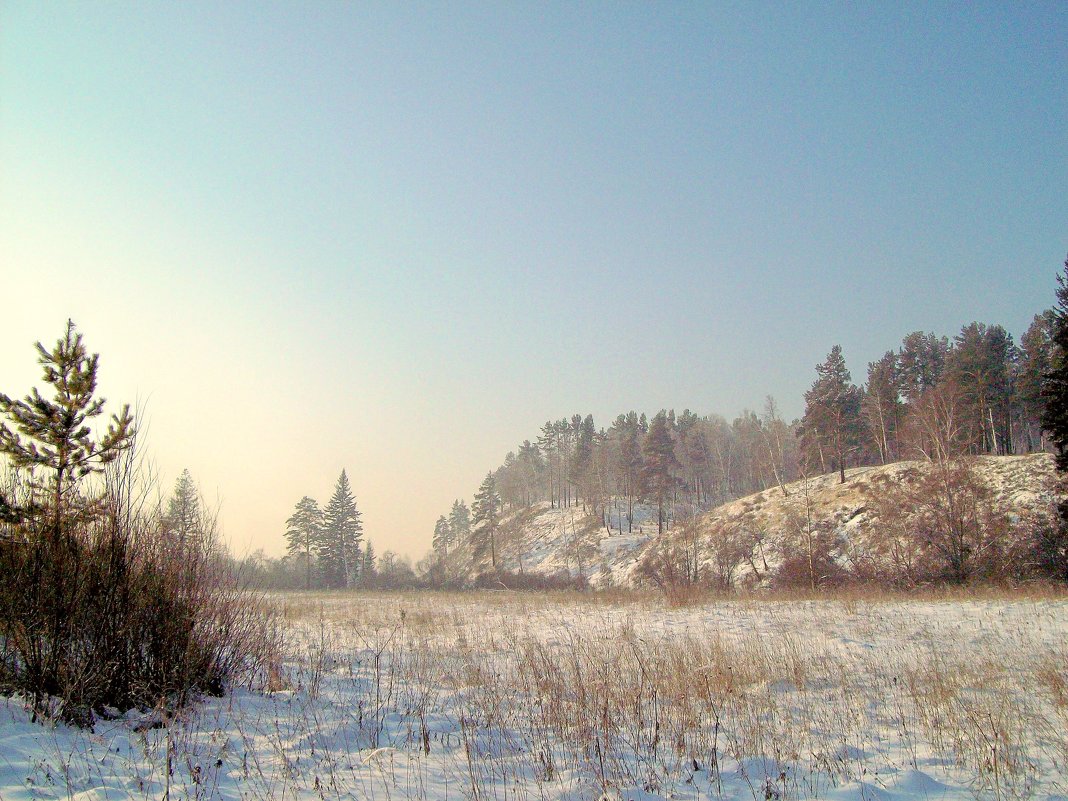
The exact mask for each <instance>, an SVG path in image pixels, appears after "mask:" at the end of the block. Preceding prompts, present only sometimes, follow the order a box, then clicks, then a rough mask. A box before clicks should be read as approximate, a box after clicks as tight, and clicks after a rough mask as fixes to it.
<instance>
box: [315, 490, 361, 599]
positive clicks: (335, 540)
mask: <svg viewBox="0 0 1068 801" xmlns="http://www.w3.org/2000/svg"><path fill="white" fill-rule="evenodd" d="M362 536H363V523H361V522H360V513H359V511H358V510H357V509H356V500H355V499H354V498H353V496H352V488H351V487H350V486H349V477H348V475H347V474H346V473H345V471H344V470H342V471H341V475H340V476H338V479H337V484H335V485H334V494H333V495H332V496H331V497H330V502H329V503H327V505H326V509H325V510H324V512H323V528H322V536H321V537H320V542H319V548H318V552H317V555H318V557H319V564H320V567H321V569H322V571H323V574H324V578H325V580H326V583H327V585H328V586H331V587H352V586H353V585H354V584H355V583H356V579H357V578H358V575H359V569H360V561H359V560H360V539H361V538H362Z"/></svg>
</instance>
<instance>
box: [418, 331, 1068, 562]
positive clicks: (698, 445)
mask: <svg viewBox="0 0 1068 801" xmlns="http://www.w3.org/2000/svg"><path fill="white" fill-rule="evenodd" d="M1057 319H1059V318H1058V317H1057V313H1056V311H1055V310H1047V311H1044V312H1042V313H1040V314H1037V315H1035V317H1034V319H1033V320H1032V322H1031V324H1030V326H1029V327H1028V329H1027V330H1026V331H1025V332H1024V334H1023V336H1022V337H1021V338H1020V341H1019V344H1017V343H1016V342H1015V341H1014V339H1013V337H1012V335H1011V334H1009V333H1008V331H1007V330H1006V329H1005V328H1004V327H1003V326H1001V325H996V324H995V325H987V324H983V323H978V322H973V323H969V324H968V325H966V326H964V327H963V328H962V329H961V330H960V332H959V333H958V334H957V335H956V336H954V337H953V338H952V339H951V338H949V337H946V336H939V335H937V334H934V333H929V332H924V331H915V332H913V333H910V334H908V335H907V336H905V337H904V339H903V340H902V341H901V343H900V345H898V347H897V348H895V349H890V350H887V351H886V352H885V354H884V355H883V356H882V357H881V358H879V359H878V360H876V361H874V362H871V363H869V364H868V365H867V371H866V378H867V380H866V382H864V383H861V384H859V385H858V384H856V383H854V381H853V378H852V373H851V372H850V370H849V368H848V366H847V363H846V360H845V356H844V353H843V350H842V348H841V347H840V346H839V345H835V346H833V347H832V348H831V350H830V352H829V353H828V355H827V358H826V359H825V360H824V361H823V362H821V363H820V364H819V365H817V366H816V378H815V380H814V382H813V384H812V386H811V387H810V389H809V390H808V391H807V392H806V393H805V395H804V400H805V407H804V414H803V416H802V418H801V419H800V420H793V421H786V420H784V419H783V418H782V417H781V415H780V412H779V406H778V404H777V402H776V401H775V399H774V398H772V397H771V396H768V397H767V398H766V399H765V402H764V405H763V409H762V410H761V411H760V412H759V413H758V412H755V411H750V410H745V411H743V412H742V413H741V414H740V415H739V416H738V417H736V418H734V419H733V420H731V421H728V420H727V419H726V418H724V417H722V416H720V415H716V414H710V415H704V416H698V415H697V414H695V413H693V412H691V411H690V410H689V409H686V410H684V411H683V412H682V413H676V412H675V410H673V409H663V410H661V411H659V412H657V413H656V414H655V415H653V416H652V418H651V419H650V418H649V417H648V416H647V415H646V414H645V413H638V412H635V411H630V412H627V413H624V414H620V415H618V416H617V417H616V418H615V419H614V420H613V421H612V423H611V424H610V425H609V426H608V427H607V428H604V427H599V426H598V425H597V424H596V423H595V421H594V419H593V417H592V415H585V416H583V415H581V414H575V415H572V416H571V417H570V418H562V419H560V420H555V421H553V420H550V421H547V422H546V423H545V424H544V425H543V426H542V427H541V430H540V431H539V432H538V434H537V435H536V436H535V437H534V438H533V439H528V440H524V441H523V442H522V444H520V445H519V447H518V448H517V449H516V450H515V451H513V452H510V453H508V455H507V456H506V457H505V461H504V463H503V464H502V465H501V466H499V467H498V468H497V469H496V470H494V471H492V472H491V473H490V474H489V475H488V476H487V478H486V479H485V480H484V481H483V483H482V486H481V487H480V488H479V494H478V496H477V497H476V518H478V517H479V514H478V511H477V510H478V509H479V508H483V509H487V506H486V503H487V500H486V499H487V493H488V492H489V493H492V494H493V495H495V497H496V498H497V501H496V504H497V506H496V508H494V503H493V502H492V501H491V502H490V503H489V507H488V509H489V510H492V511H484V512H483V513H482V519H481V521H479V520H476V522H475V523H474V524H471V523H470V522H469V520H468V517H467V508H466V506H464V505H463V501H460V500H457V501H455V502H454V504H453V508H452V511H451V512H450V514H449V515H447V516H446V515H442V516H441V517H440V518H439V519H438V521H437V524H436V525H435V529H434V540H433V543H434V545H433V547H434V553H435V554H436V555H437V556H438V557H439V558H440V557H442V556H444V555H447V553H448V552H449V551H450V550H452V549H454V548H455V547H457V546H458V545H460V544H462V543H464V542H466V541H468V540H470V541H471V544H472V547H473V548H475V549H477V550H478V551H479V552H480V553H482V552H485V553H488V554H490V557H491V560H492V561H494V562H495V556H496V555H495V545H494V536H493V535H494V533H495V532H496V530H497V528H498V527H499V525H500V516H501V515H502V514H504V513H506V512H510V511H515V510H518V509H522V508H528V507H530V506H533V505H534V504H538V503H547V504H549V505H550V506H551V507H553V508H569V507H578V508H581V509H582V510H583V512H585V513H587V514H592V515H594V516H596V517H599V518H600V520H601V524H602V526H603V527H604V528H605V529H606V531H607V532H608V533H610V534H611V533H614V534H623V533H631V532H634V531H635V526H636V519H637V517H636V514H635V505H636V504H646V505H649V506H651V507H652V508H653V509H654V510H655V521H656V529H657V531H658V532H661V533H662V532H663V531H664V530H665V528H667V527H669V526H670V525H671V524H672V523H673V521H674V520H675V518H676V517H678V516H679V515H683V516H685V517H687V518H688V517H689V516H690V515H692V514H694V513H696V512H698V511H703V510H707V509H711V508H713V507H715V506H718V505H720V504H722V503H724V502H726V501H729V500H731V499H734V498H737V497H742V496H744V495H748V494H751V493H754V492H759V491H762V490H766V489H769V488H772V487H778V488H780V490H781V491H782V492H783V493H785V492H786V491H787V490H786V485H787V484H789V483H790V482H792V481H795V480H797V479H799V478H801V477H803V476H805V475H809V476H811V475H816V474H823V473H829V472H832V471H833V472H838V473H839V477H840V480H842V481H844V480H845V471H846V470H847V469H848V468H850V467H858V466H865V465H877V464H886V463H889V462H894V461H900V460H905V459H942V460H945V459H950V458H954V457H957V456H963V455H983V454H1002V455H1008V454H1021V453H1030V452H1035V451H1040V450H1050V449H1051V447H1052V443H1051V440H1050V438H1049V435H1048V434H1047V433H1046V430H1048V428H1049V426H1048V425H1047V426H1046V429H1044V428H1043V419H1042V415H1043V408H1044V403H1043V395H1042V392H1043V377H1044V376H1045V375H1046V374H1047V373H1049V371H1050V370H1051V369H1052V367H1053V365H1054V356H1053V353H1054V350H1055V348H1054V341H1053V338H1054V335H1055V328H1056V325H1055V323H1056V321H1057ZM1066 419H1068V413H1066ZM1066 428H1068V427H1066ZM1065 459H1066V462H1068V457H1065ZM479 499H482V500H479ZM460 510H462V512H461V511H460Z"/></svg>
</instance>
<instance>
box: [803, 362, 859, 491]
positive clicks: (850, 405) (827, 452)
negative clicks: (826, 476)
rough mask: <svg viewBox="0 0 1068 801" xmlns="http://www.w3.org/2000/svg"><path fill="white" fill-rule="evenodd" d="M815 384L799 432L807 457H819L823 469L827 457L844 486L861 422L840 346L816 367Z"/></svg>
mask: <svg viewBox="0 0 1068 801" xmlns="http://www.w3.org/2000/svg"><path fill="white" fill-rule="evenodd" d="M816 375H817V378H816V382H815V383H814V384H813V385H812V388H811V389H810V390H809V391H808V392H806V393H805V416H804V418H802V420H801V432H802V437H803V442H804V443H805V445H806V446H807V447H806V450H807V451H808V453H807V454H806V455H807V456H808V458H810V459H811V458H812V457H813V454H818V455H819V458H820V464H821V466H822V467H823V468H824V470H825V469H826V461H827V457H828V456H829V457H830V458H831V459H833V460H834V461H835V462H836V463H837V467H838V475H839V480H840V481H841V483H843V484H844V483H845V463H846V459H847V458H848V457H849V455H850V454H851V453H852V452H853V450H854V449H855V448H856V447H857V444H858V433H859V423H860V393H859V392H858V391H857V388H856V387H855V386H854V385H853V384H852V383H851V381H852V379H851V377H850V375H849V370H848V369H847V368H846V363H845V358H844V357H843V356H842V346H841V345H835V346H834V347H833V348H831V352H830V353H829V354H828V355H827V360H826V361H825V362H824V363H823V364H820V365H817V366H816Z"/></svg>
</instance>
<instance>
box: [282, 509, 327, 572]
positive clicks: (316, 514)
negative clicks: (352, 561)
mask: <svg viewBox="0 0 1068 801" xmlns="http://www.w3.org/2000/svg"><path fill="white" fill-rule="evenodd" d="M322 531H323V512H322V510H321V509H320V508H319V504H318V502H317V501H316V500H315V499H314V498H309V497H308V496H307V495H305V496H304V497H303V498H301V499H300V500H299V501H297V506H296V509H295V510H294V511H293V514H292V515H291V516H290V518H289V519H288V520H287V521H286V543H287V544H286V551H287V552H288V553H289V554H290V555H291V556H293V557H295V558H298V559H300V560H302V561H303V562H304V589H306V590H310V589H311V575H312V560H313V558H314V555H315V551H316V547H317V544H318V543H319V541H320V539H321V538H322Z"/></svg>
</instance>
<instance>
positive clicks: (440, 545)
mask: <svg viewBox="0 0 1068 801" xmlns="http://www.w3.org/2000/svg"><path fill="white" fill-rule="evenodd" d="M451 540H452V532H451V531H450V530H449V521H448V520H446V519H445V515H442V516H441V517H439V518H438V520H437V522H436V523H435V524H434V540H433V542H432V543H431V544H432V546H433V548H434V550H435V551H437V552H438V553H439V554H441V557H442V558H443V559H444V558H446V557H447V556H448V555H449V543H450V542H451Z"/></svg>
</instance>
